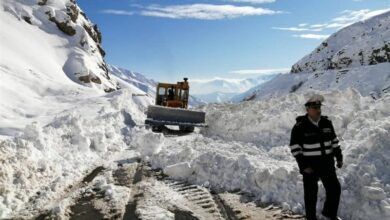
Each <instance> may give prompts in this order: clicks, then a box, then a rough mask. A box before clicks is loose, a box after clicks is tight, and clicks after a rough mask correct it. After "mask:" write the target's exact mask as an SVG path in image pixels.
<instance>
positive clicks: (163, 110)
mask: <svg viewBox="0 0 390 220" xmlns="http://www.w3.org/2000/svg"><path fill="white" fill-rule="evenodd" d="M205 115H206V114H205V113H204V112H201V111H194V110H188V109H180V108H169V107H164V106H157V105H150V106H149V107H148V112H147V119H146V121H145V123H146V124H153V125H186V126H197V127H205V126H206V124H205Z"/></svg>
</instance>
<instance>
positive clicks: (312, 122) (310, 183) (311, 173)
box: [290, 95, 343, 220]
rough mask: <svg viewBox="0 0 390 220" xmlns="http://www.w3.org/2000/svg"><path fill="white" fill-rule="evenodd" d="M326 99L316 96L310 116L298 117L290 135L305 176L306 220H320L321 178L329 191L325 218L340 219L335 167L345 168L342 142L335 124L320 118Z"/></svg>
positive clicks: (309, 105) (308, 108) (309, 103)
mask: <svg viewBox="0 0 390 220" xmlns="http://www.w3.org/2000/svg"><path fill="white" fill-rule="evenodd" d="M323 101H324V97H323V96H321V95H313V96H312V97H311V98H310V99H309V100H308V101H307V102H306V104H305V107H306V112H307V114H306V115H304V116H299V117H297V118H296V120H297V123H296V124H295V125H294V127H293V129H292V132H291V140H290V149H291V153H292V154H293V156H294V157H295V159H296V160H297V162H298V166H299V171H300V173H301V174H302V175H303V189H304V200H305V210H306V218H307V220H317V217H316V204H317V192H318V180H319V179H321V181H322V184H323V185H324V187H325V191H326V200H325V203H324V206H323V210H322V215H324V216H325V217H328V218H329V219H330V220H341V219H340V218H339V217H337V210H338V207H339V201H340V193H341V187H340V183H339V181H338V179H337V176H336V169H335V167H334V164H335V160H334V158H336V161H337V162H336V166H337V167H338V168H341V167H342V166H343V155H342V153H341V149H340V145H339V140H338V138H337V136H336V133H335V131H334V128H333V125H332V122H331V121H330V120H329V119H328V118H327V117H326V116H321V103H322V102H323Z"/></svg>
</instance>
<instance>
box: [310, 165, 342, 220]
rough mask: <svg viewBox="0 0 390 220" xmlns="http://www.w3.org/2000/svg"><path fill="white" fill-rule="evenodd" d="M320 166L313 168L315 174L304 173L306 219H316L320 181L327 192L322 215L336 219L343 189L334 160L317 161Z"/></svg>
mask: <svg viewBox="0 0 390 220" xmlns="http://www.w3.org/2000/svg"><path fill="white" fill-rule="evenodd" d="M316 164H319V166H318V165H317V166H313V167H312V168H313V169H314V172H313V173H311V174H307V173H303V189H304V194H305V209H306V218H307V219H308V220H314V219H317V218H316V204H317V192H318V180H319V179H321V181H322V184H323V185H324V188H325V191H326V200H325V203H324V207H323V211H322V213H323V214H324V215H325V216H328V217H336V216H337V210H338V206H339V201H340V194H341V187H340V183H339V181H338V179H337V176H336V170H335V168H334V160H333V158H332V160H329V159H325V160H324V159H319V160H317V161H316Z"/></svg>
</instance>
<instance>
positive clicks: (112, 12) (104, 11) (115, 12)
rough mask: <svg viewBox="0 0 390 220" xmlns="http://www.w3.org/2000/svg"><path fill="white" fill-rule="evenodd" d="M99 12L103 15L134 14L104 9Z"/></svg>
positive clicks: (132, 13)
mask: <svg viewBox="0 0 390 220" xmlns="http://www.w3.org/2000/svg"><path fill="white" fill-rule="evenodd" d="M100 12H101V13H104V14H114V15H134V12H132V11H123V10H113V9H106V10H102V11H100Z"/></svg>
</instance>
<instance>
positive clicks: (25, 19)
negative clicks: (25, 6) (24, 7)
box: [23, 16, 31, 24]
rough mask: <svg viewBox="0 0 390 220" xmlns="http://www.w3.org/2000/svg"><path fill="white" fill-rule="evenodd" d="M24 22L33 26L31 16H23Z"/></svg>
mask: <svg viewBox="0 0 390 220" xmlns="http://www.w3.org/2000/svg"><path fill="white" fill-rule="evenodd" d="M23 20H24V21H26V22H27V23H29V24H31V18H30V17H29V16H23Z"/></svg>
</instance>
